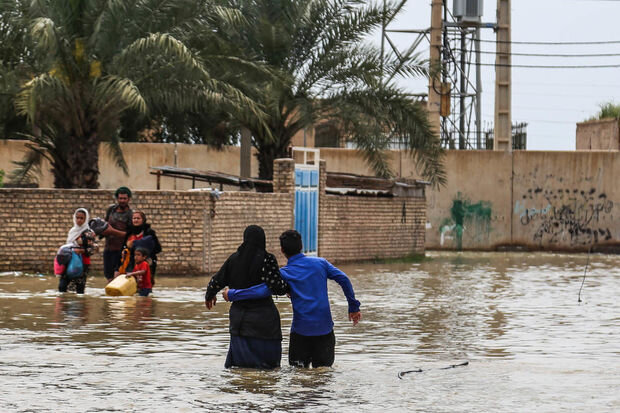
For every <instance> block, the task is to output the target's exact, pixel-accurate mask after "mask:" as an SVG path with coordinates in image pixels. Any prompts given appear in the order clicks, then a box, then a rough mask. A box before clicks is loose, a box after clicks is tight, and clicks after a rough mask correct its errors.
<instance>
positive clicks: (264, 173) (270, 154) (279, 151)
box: [256, 137, 291, 180]
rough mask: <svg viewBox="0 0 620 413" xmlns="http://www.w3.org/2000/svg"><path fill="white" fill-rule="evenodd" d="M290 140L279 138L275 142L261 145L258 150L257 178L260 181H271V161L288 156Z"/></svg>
mask: <svg viewBox="0 0 620 413" xmlns="http://www.w3.org/2000/svg"><path fill="white" fill-rule="evenodd" d="M290 141H291V139H290V138H282V137H281V138H280V139H277V142H274V143H269V144H263V145H260V147H259V148H258V153H257V154H256V158H257V159H258V177H259V178H260V179H270V180H271V179H273V161H274V160H276V159H278V158H286V157H288V156H289V154H288V147H289V144H290Z"/></svg>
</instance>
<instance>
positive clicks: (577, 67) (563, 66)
mask: <svg viewBox="0 0 620 413" xmlns="http://www.w3.org/2000/svg"><path fill="white" fill-rule="evenodd" d="M468 63H469V64H471V65H478V64H479V65H480V66H495V67H511V68H512V67H515V68H527V69H611V68H618V67H620V63H619V64H609V65H521V64H516V65H513V64H505V63H475V62H468Z"/></svg>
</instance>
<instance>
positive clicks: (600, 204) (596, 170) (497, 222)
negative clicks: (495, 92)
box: [426, 151, 620, 251]
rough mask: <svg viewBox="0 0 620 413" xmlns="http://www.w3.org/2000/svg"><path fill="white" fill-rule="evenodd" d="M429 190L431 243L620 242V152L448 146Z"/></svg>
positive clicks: (538, 246) (555, 246)
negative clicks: (442, 179) (442, 175)
mask: <svg viewBox="0 0 620 413" xmlns="http://www.w3.org/2000/svg"><path fill="white" fill-rule="evenodd" d="M446 165H447V167H448V180H449V183H448V186H447V187H445V188H441V189H440V190H439V191H437V190H429V191H428V192H427V203H428V209H427V211H428V213H427V214H428V215H427V221H428V222H427V225H426V228H427V245H426V246H427V248H429V249H433V248H435V249H456V250H466V249H482V250H497V249H501V248H525V249H528V250H567V251H585V250H588V249H590V248H594V249H596V248H597V247H599V248H600V247H604V246H615V245H620V221H618V220H614V214H616V215H617V216H620V209H619V208H620V185H618V184H617V180H618V178H617V177H618V174H619V173H620V152H617V151H616V152H593V151H587V152H586V151H584V152H534V151H518V152H514V153H511V154H505V153H500V152H492V151H488V152H478V151H450V152H448V155H447V159H446Z"/></svg>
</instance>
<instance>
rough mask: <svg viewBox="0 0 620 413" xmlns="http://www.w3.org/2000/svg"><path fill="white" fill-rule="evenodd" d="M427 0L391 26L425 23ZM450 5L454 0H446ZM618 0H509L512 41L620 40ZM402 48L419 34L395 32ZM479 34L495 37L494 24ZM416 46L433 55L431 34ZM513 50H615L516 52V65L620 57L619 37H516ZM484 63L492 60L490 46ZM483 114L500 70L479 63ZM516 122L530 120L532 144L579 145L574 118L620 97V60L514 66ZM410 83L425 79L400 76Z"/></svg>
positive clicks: (490, 18) (489, 9) (419, 89)
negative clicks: (586, 42)
mask: <svg viewBox="0 0 620 413" xmlns="http://www.w3.org/2000/svg"><path fill="white" fill-rule="evenodd" d="M430 3H431V1H430V0H408V2H407V4H406V6H405V10H404V11H403V12H402V13H401V15H400V17H399V19H398V20H397V21H396V22H394V23H392V24H391V25H390V26H389V28H390V29H425V28H428V27H429V26H430V10H431V8H430ZM448 5H449V7H450V10H451V9H452V0H448ZM496 7H497V1H496V0H484V16H483V18H482V20H483V22H495V19H496ZM619 17H620V0H619V1H614V0H512V41H513V42H519V41H526V42H571V41H574V42H584V41H620V24H619V23H618V18H619ZM391 37H392V38H393V39H394V40H395V41H396V42H397V43H398V44H399V47H400V49H401V50H404V49H406V48H407V47H408V46H409V45H410V44H411V42H412V41H413V40H414V39H415V37H414V35H409V34H399V35H397V34H392V35H391ZM482 39H483V40H484V39H487V40H495V33H494V32H493V30H491V29H483V30H482ZM481 48H482V50H483V51H485V50H487V51H495V44H493V43H482V47H481ZM418 50H419V51H424V55H425V58H428V42H426V43H423V44H422V45H421V46H420V47H419V48H418ZM512 52H513V53H537V54H548V53H554V54H586V53H587V54H601V53H616V54H618V55H619V56H613V57H579V58H562V57H549V56H544V57H526V56H513V57H512V64H513V65H519V64H521V65H547V66H549V65H573V66H574V65H620V43H617V44H603V45H570V46H566V45H561V46H560V45H518V44H513V46H512ZM482 61H483V63H494V61H495V56H494V55H492V54H483V55H482ZM482 78H483V94H482V111H483V113H482V118H483V121H487V122H492V120H493V107H494V90H495V86H494V85H495V83H494V82H495V70H494V68H493V67H491V66H483V67H482ZM512 79H513V87H512V113H513V115H512V116H513V122H517V121H518V122H521V121H523V122H527V123H528V127H527V134H528V142H527V148H528V149H531V150H574V149H575V129H576V123H577V122H580V121H583V120H585V119H586V118H588V117H590V116H594V115H595V114H596V113H597V112H598V110H599V105H600V104H602V103H605V102H609V101H613V102H615V103H620V67H618V68H604V69H591V68H588V69H532V68H513V69H512ZM399 84H401V85H403V86H404V87H405V88H406V89H407V90H408V91H410V92H413V93H425V92H427V85H426V82H424V81H422V80H413V81H412V80H401V81H399Z"/></svg>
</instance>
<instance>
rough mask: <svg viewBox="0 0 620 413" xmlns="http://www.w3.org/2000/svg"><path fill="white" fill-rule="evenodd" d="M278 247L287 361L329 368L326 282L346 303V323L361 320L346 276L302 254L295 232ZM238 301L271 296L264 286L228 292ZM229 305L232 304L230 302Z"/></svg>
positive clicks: (331, 358) (283, 237)
mask: <svg viewBox="0 0 620 413" xmlns="http://www.w3.org/2000/svg"><path fill="white" fill-rule="evenodd" d="M280 246H281V247H282V252H283V253H284V255H286V258H287V259H288V263H287V264H286V266H284V267H282V268H280V273H281V274H282V278H283V279H284V280H285V281H286V282H287V283H288V285H289V288H290V297H291V302H292V304H293V323H292V325H291V336H290V341H289V352H288V360H289V364H290V365H292V366H299V367H309V366H310V364H312V367H319V366H331V365H332V364H333V363H334V350H335V349H334V347H335V345H336V338H335V336H334V322H333V320H332V315H331V310H330V307H329V298H328V294H327V280H328V279H330V280H334V281H336V282H337V283H338V284H340V287H341V288H342V291H343V292H344V295H345V296H346V298H347V301H348V303H349V320H351V321H353V325H356V324H357V323H358V322H359V321H360V320H361V318H362V313H361V312H360V302H359V301H357V300H356V299H355V293H354V292H353V286H352V285H351V281H350V280H349V278H348V277H347V275H346V274H345V273H343V272H342V271H340V270H339V269H338V268H336V267H334V266H333V265H332V264H331V263H329V262H328V261H327V260H326V259H324V258H319V257H307V256H306V255H304V254H302V253H301V249H302V243H301V234H299V232H297V231H295V230H289V231H285V232H284V233H283V234H282V235H281V236H280ZM231 293H234V295H235V297H239V298H237V299H258V298H260V297H263V296H266V295H270V294H271V293H270V292H269V289H267V286H266V284H265V283H262V284H259V285H256V286H254V287H250V288H246V289H242V290H230V291H228V296H229V299H230V296H231ZM230 301H234V300H233V299H230Z"/></svg>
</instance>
